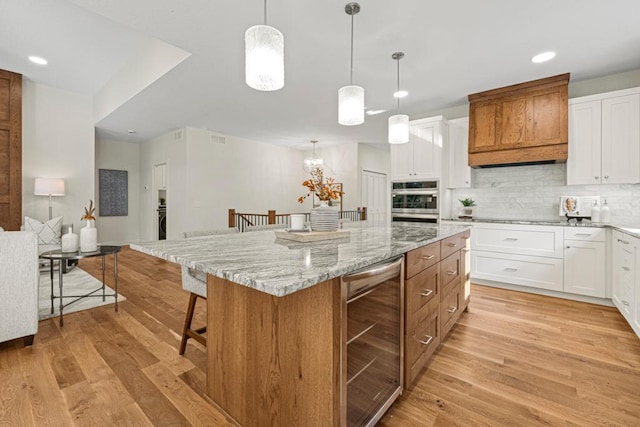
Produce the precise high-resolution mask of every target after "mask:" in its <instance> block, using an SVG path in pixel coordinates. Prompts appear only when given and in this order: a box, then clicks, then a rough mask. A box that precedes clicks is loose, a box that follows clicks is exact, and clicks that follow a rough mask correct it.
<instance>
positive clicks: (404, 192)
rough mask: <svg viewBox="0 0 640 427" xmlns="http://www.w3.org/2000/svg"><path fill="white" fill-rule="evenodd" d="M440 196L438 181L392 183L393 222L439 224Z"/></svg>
mask: <svg viewBox="0 0 640 427" xmlns="http://www.w3.org/2000/svg"><path fill="white" fill-rule="evenodd" d="M439 195H440V194H439V188H438V181H437V180H432V181H405V182H394V183H392V184H391V218H392V221H411V222H434V223H435V222H438V215H439V212H440V211H439V205H438V198H439Z"/></svg>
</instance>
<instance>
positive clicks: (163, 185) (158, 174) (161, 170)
mask: <svg viewBox="0 0 640 427" xmlns="http://www.w3.org/2000/svg"><path fill="white" fill-rule="evenodd" d="M153 168H154V169H153V173H154V175H155V177H154V179H155V184H156V188H157V189H158V190H166V189H167V165H166V163H162V164H160V165H155V166H154V167H153Z"/></svg>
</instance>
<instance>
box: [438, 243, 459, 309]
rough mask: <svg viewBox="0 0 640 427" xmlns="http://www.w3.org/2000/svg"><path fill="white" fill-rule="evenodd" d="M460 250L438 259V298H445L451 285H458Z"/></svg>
mask: <svg viewBox="0 0 640 427" xmlns="http://www.w3.org/2000/svg"><path fill="white" fill-rule="evenodd" d="M460 280H461V276H460V251H458V252H456V253H454V254H453V255H449V256H448V257H447V258H445V259H443V260H442V261H440V287H441V291H440V300H442V299H443V298H445V297H446V296H447V294H448V293H449V291H450V289H451V288H453V287H459V286H460Z"/></svg>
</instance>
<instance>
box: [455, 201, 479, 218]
mask: <svg viewBox="0 0 640 427" xmlns="http://www.w3.org/2000/svg"><path fill="white" fill-rule="evenodd" d="M458 200H459V201H460V203H462V212H463V213H464V215H462V216H463V217H468V218H470V217H471V215H473V209H471V207H472V206H475V205H476V202H475V200H473V199H472V198H470V197H467V198H465V199H458Z"/></svg>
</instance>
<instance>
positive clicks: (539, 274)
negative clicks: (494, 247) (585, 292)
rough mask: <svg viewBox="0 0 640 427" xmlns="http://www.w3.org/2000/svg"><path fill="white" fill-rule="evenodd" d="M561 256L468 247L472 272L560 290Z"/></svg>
mask: <svg viewBox="0 0 640 427" xmlns="http://www.w3.org/2000/svg"><path fill="white" fill-rule="evenodd" d="M562 264H563V260H562V259H555V258H546V257H533V256H523V255H512V254H502V253H496V252H484V251H473V250H472V251H471V266H472V268H473V272H472V274H471V275H472V276H473V278H475V279H485V280H494V281H497V282H503V283H511V284H514V285H522V286H530V287H532V288H539V289H549V290H553V291H562V280H563V268H562Z"/></svg>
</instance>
